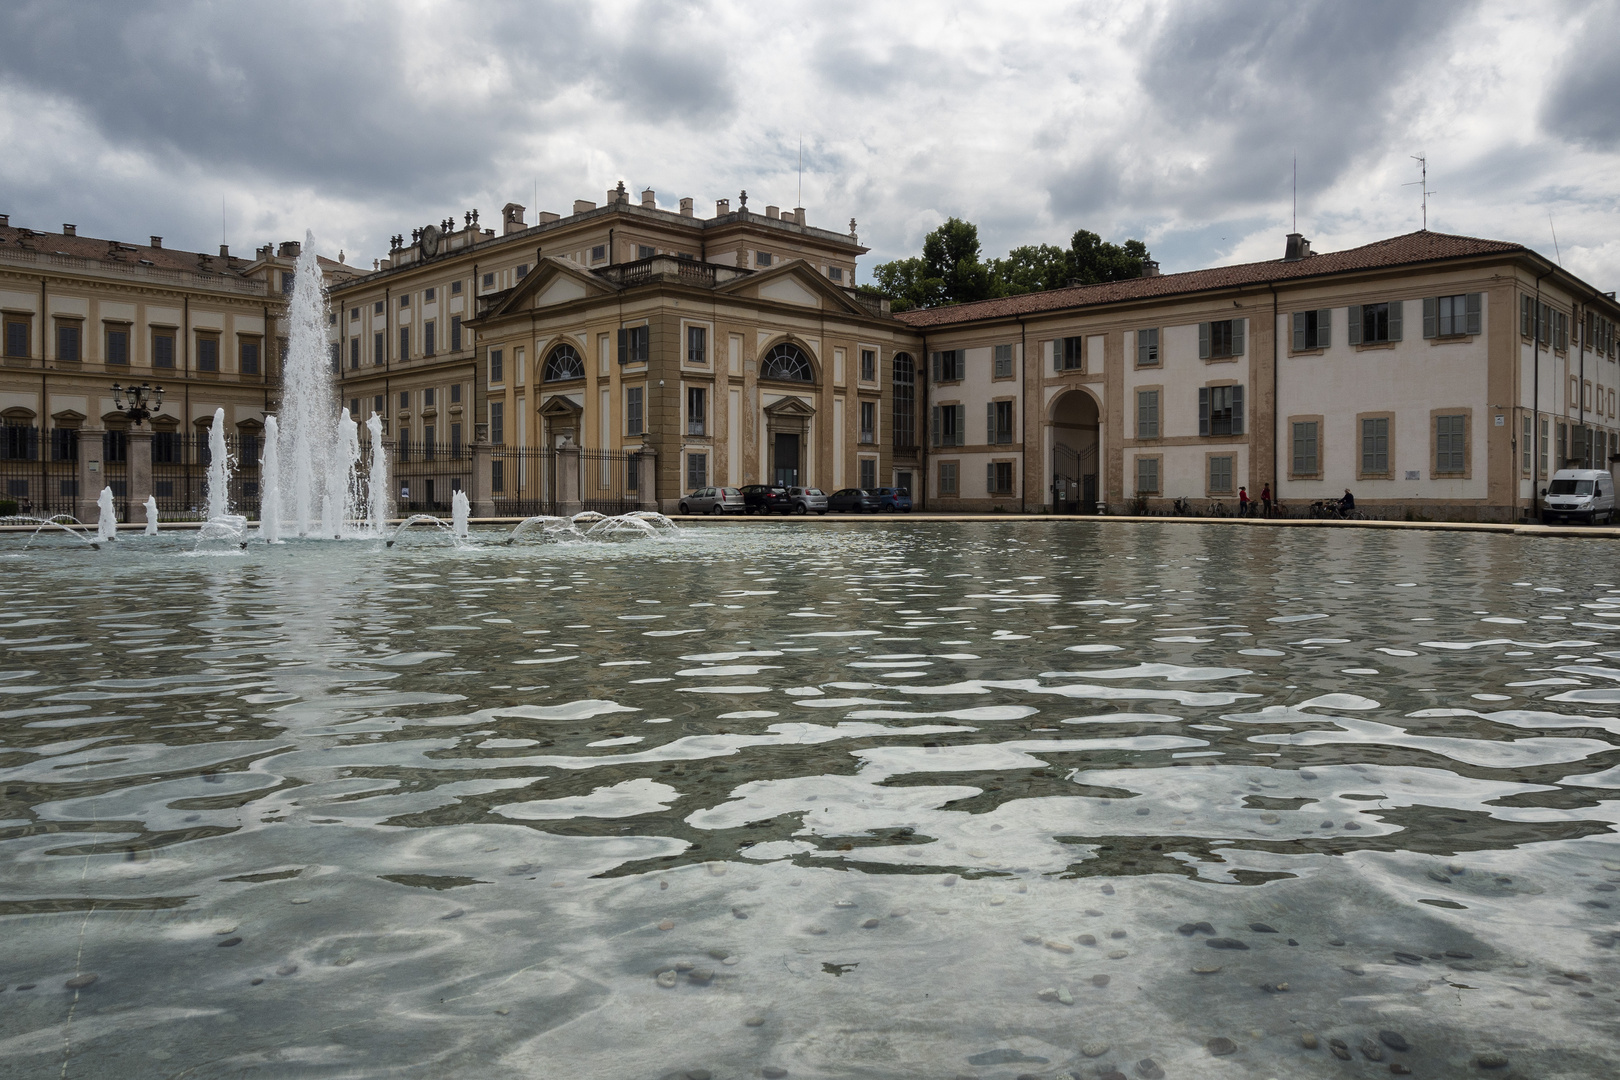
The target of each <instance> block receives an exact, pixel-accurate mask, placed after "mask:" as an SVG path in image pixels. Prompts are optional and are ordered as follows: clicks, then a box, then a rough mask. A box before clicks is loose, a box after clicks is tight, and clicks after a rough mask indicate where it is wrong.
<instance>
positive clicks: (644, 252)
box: [636, 244, 658, 259]
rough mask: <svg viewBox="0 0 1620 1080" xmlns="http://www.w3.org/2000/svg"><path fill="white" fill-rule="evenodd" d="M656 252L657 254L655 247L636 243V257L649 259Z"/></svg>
mask: <svg viewBox="0 0 1620 1080" xmlns="http://www.w3.org/2000/svg"><path fill="white" fill-rule="evenodd" d="M656 254H658V251H657V249H655V248H653V247H650V246H649V245H647V244H637V245H636V258H638V259H650V258H652V257H653V256H654V255H656Z"/></svg>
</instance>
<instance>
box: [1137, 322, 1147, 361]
mask: <svg viewBox="0 0 1620 1080" xmlns="http://www.w3.org/2000/svg"><path fill="white" fill-rule="evenodd" d="M1147 362H1148V332H1147V331H1146V330H1138V331H1137V332H1136V366H1137V367H1142V366H1143V365H1145V364H1146V363H1147Z"/></svg>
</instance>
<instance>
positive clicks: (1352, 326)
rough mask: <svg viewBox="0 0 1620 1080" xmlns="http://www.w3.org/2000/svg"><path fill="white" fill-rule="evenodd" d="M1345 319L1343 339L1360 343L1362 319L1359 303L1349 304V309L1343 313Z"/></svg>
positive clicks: (1353, 343)
mask: <svg viewBox="0 0 1620 1080" xmlns="http://www.w3.org/2000/svg"><path fill="white" fill-rule="evenodd" d="M1345 319H1346V323H1345V325H1346V327H1347V329H1346V330H1345V332H1344V333H1345V337H1344V340H1346V341H1348V342H1349V343H1350V344H1352V345H1360V344H1361V320H1362V313H1361V305H1360V304H1351V305H1350V307H1349V310H1348V311H1347V312H1346V313H1345Z"/></svg>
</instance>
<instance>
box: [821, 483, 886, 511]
mask: <svg viewBox="0 0 1620 1080" xmlns="http://www.w3.org/2000/svg"><path fill="white" fill-rule="evenodd" d="M882 505H883V500H881V499H879V498H878V497H877V496H876V495H874V494H873V493H872V492H870V491H865V490H863V489H861V488H840V489H839V490H837V491H835V492H833V493H832V494H831V495H829V496H827V509H829V510H844V511H847V512H849V513H852V514H862V513H867V512H871V513H874V514H875V513H877V512H878V510H879V508H880V507H882Z"/></svg>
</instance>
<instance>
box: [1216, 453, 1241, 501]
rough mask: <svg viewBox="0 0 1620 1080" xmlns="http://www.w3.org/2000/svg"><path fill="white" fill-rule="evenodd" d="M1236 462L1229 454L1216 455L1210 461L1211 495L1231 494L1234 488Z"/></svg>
mask: <svg viewBox="0 0 1620 1080" xmlns="http://www.w3.org/2000/svg"><path fill="white" fill-rule="evenodd" d="M1234 461H1236V459H1235V458H1233V457H1232V456H1231V455H1229V454H1216V455H1214V456H1212V457H1211V458H1210V459H1209V490H1210V493H1211V494H1222V493H1229V492H1231V491H1232V490H1233V487H1232V472H1233V469H1232V465H1233V462H1234Z"/></svg>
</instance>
